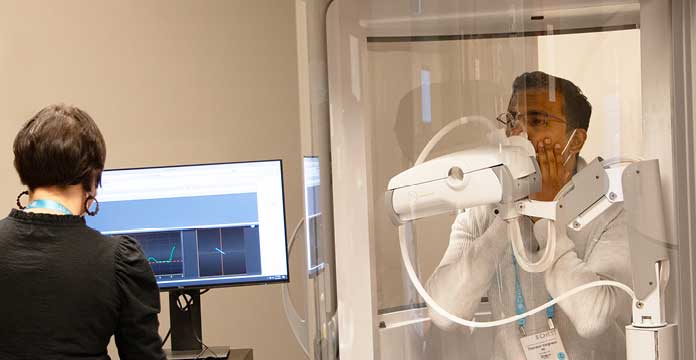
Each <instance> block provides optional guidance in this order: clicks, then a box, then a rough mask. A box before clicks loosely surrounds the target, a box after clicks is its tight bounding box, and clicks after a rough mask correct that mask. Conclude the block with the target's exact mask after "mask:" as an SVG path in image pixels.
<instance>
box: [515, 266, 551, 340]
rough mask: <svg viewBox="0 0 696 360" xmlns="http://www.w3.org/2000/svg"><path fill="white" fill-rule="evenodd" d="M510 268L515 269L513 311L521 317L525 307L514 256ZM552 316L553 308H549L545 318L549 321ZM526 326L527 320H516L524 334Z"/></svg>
mask: <svg viewBox="0 0 696 360" xmlns="http://www.w3.org/2000/svg"><path fill="white" fill-rule="evenodd" d="M512 267H513V268H514V269H515V311H516V312H517V315H522V314H524V313H526V312H527V305H525V303H524V294H522V286H521V285H520V273H519V270H517V260H516V259H515V255H513V256H512ZM549 300H551V296H550V295H549ZM553 315H554V306H549V307H547V308H546V317H547V318H549V319H553ZM526 324H527V318H522V319H519V320H517V325H519V326H520V329H522V331H523V332H524V326H525V325H526Z"/></svg>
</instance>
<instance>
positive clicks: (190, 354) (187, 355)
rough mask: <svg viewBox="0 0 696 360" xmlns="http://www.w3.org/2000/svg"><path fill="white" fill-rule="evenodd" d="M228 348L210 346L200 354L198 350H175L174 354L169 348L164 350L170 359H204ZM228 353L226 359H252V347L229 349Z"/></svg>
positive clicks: (222, 352) (221, 352)
mask: <svg viewBox="0 0 696 360" xmlns="http://www.w3.org/2000/svg"><path fill="white" fill-rule="evenodd" d="M227 349H228V348H220V347H212V348H210V350H212V351H210V350H209V351H205V352H204V353H202V354H201V352H200V351H196V350H193V351H177V352H176V354H172V353H171V351H170V350H169V349H167V350H165V352H166V353H167V359H171V360H188V359H205V358H206V356H212V355H213V354H224V351H226V350H227ZM229 350H230V354H229V355H228V356H227V360H254V351H253V350H252V349H229Z"/></svg>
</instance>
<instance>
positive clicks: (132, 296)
mask: <svg viewBox="0 0 696 360" xmlns="http://www.w3.org/2000/svg"><path fill="white" fill-rule="evenodd" d="M116 239H117V240H118V241H119V244H118V246H117V249H116V262H115V268H116V284H117V286H118V290H119V294H120V299H119V303H120V307H119V318H118V325H117V328H116V330H115V340H116V346H117V347H118V354H119V357H120V358H121V360H150V359H157V360H162V359H166V356H165V355H164V352H163V351H162V339H161V338H160V336H159V333H158V332H157V331H158V328H159V320H158V319H157V314H158V313H159V311H160V301H159V289H158V287H157V283H156V281H155V275H154V273H153V272H152V268H150V264H149V263H148V261H147V259H146V258H145V254H144V253H143V251H142V249H141V248H140V245H139V244H138V243H137V242H136V241H135V240H134V239H133V238H131V237H127V236H118V237H116Z"/></svg>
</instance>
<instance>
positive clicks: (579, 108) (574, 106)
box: [512, 71, 592, 132]
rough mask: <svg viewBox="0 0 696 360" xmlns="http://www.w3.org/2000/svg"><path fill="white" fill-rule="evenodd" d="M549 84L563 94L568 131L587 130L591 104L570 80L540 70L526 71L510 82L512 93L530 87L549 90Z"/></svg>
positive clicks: (529, 88) (530, 88)
mask: <svg viewBox="0 0 696 360" xmlns="http://www.w3.org/2000/svg"><path fill="white" fill-rule="evenodd" d="M549 84H553V87H554V88H555V89H556V91H557V92H558V93H560V94H562V95H563V111H564V112H565V115H566V118H567V120H568V132H571V131H573V130H574V129H577V128H580V129H585V130H586V131H587V129H588V127H589V126H590V115H592V105H590V102H589V101H587V97H586V96H585V95H584V94H583V93H582V90H580V88H579V87H577V86H576V85H575V84H573V83H572V82H570V81H568V80H566V79H563V78H560V77H556V76H553V75H549V74H547V73H545V72H542V71H533V72H526V73H524V74H522V75H520V76H518V77H517V78H516V79H515V81H514V82H513V83H512V93H513V94H515V93H517V92H520V91H523V90H532V89H541V90H547V91H549V89H550V88H551V87H550V86H549Z"/></svg>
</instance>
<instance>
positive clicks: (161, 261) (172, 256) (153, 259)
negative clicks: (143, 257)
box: [147, 245, 176, 264]
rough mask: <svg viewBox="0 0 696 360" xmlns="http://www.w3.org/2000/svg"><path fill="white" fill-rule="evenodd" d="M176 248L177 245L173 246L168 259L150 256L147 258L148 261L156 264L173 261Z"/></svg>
mask: <svg viewBox="0 0 696 360" xmlns="http://www.w3.org/2000/svg"><path fill="white" fill-rule="evenodd" d="M175 250H176V245H174V246H172V251H171V252H170V253H169V259H167V260H157V259H156V258H154V257H152V256H150V257H148V258H147V261H149V262H153V263H156V264H166V263H171V262H172V261H174V251H175Z"/></svg>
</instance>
